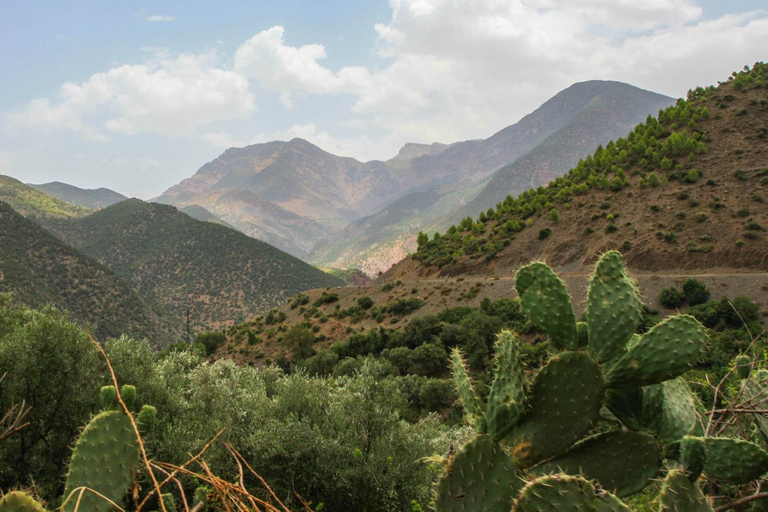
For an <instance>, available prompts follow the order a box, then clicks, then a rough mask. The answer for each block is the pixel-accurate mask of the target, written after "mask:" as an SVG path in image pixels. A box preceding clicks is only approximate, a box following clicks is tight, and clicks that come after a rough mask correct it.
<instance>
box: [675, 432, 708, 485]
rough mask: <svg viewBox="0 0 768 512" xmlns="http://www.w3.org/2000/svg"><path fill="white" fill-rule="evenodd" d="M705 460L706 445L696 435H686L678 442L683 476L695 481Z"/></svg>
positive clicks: (702, 469) (702, 468)
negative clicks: (683, 471)
mask: <svg viewBox="0 0 768 512" xmlns="http://www.w3.org/2000/svg"><path fill="white" fill-rule="evenodd" d="M706 460H707V447H706V446H705V445H704V441H702V440H701V439H700V438H698V437H689V436H686V437H684V438H683V440H682V441H681V442H680V462H681V463H682V464H683V467H684V468H685V476H687V477H688V480H690V481H691V482H695V481H696V480H698V479H699V476H701V472H702V471H704V464H705V462H706Z"/></svg>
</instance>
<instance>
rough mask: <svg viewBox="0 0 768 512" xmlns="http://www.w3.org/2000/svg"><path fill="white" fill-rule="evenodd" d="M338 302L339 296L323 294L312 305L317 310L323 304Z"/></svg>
mask: <svg viewBox="0 0 768 512" xmlns="http://www.w3.org/2000/svg"><path fill="white" fill-rule="evenodd" d="M338 300H339V295H338V294H336V293H328V292H323V294H322V295H320V297H319V298H318V299H317V300H316V301H315V302H314V304H312V305H313V306H315V307H316V308H319V307H320V306H322V305H323V304H331V303H333V302H336V301H338Z"/></svg>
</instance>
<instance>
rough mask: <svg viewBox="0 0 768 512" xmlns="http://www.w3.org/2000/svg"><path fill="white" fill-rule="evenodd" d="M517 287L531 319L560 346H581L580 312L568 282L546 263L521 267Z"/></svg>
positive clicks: (554, 343)
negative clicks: (572, 302) (570, 292)
mask: <svg viewBox="0 0 768 512" xmlns="http://www.w3.org/2000/svg"><path fill="white" fill-rule="evenodd" d="M515 287H516V288H517V293H518V294H519V295H520V303H521V305H522V306H523V309H524V310H525V313H526V315H528V318H530V319H531V322H533V323H534V324H535V325H536V326H538V327H540V328H541V329H542V330H543V331H544V332H546V333H547V335H548V336H549V342H550V343H551V344H552V346H553V347H555V348H558V349H568V350H574V349H576V348H578V346H579V336H578V331H577V327H576V315H575V314H574V312H573V306H572V305H571V297H570V296H569V295H568V290H566V288H565V283H564V282H563V280H562V279H560V278H559V277H558V276H557V274H555V272H554V271H553V270H552V269H551V268H549V266H547V265H546V264H545V263H542V262H535V263H531V264H530V265H526V266H524V267H521V268H520V269H519V270H518V271H517V274H515Z"/></svg>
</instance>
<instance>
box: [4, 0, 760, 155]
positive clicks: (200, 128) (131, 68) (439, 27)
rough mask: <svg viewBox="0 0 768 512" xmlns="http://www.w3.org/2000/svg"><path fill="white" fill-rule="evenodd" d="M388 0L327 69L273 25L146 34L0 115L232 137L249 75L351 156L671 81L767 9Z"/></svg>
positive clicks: (663, 0) (664, 2)
mask: <svg viewBox="0 0 768 512" xmlns="http://www.w3.org/2000/svg"><path fill="white" fill-rule="evenodd" d="M389 3H390V7H391V10H392V17H391V19H390V20H389V21H388V22H386V23H380V24H377V25H375V26H374V27H373V30H374V31H375V32H374V34H375V36H376V41H375V45H374V47H373V48H372V53H371V55H372V57H371V58H372V63H366V64H367V65H366V66H359V65H348V66H341V67H337V68H331V67H330V66H329V65H326V61H327V56H328V51H327V50H326V47H325V46H324V45H322V44H319V43H320V42H318V43H317V44H306V45H302V46H292V45H291V44H290V43H289V42H288V40H290V37H289V36H290V34H288V33H287V32H286V30H285V29H284V28H283V27H282V26H274V27H271V28H269V29H266V30H263V31H261V32H259V33H257V34H255V35H254V36H253V37H251V38H250V39H248V40H246V41H244V42H243V43H242V44H240V45H239V46H238V47H237V49H236V51H235V53H234V56H233V57H232V58H229V59H226V60H224V61H223V62H221V60H223V59H220V58H219V57H218V56H217V55H216V54H204V55H188V54H181V55H178V54H172V53H169V52H168V51H167V50H162V51H160V50H158V49H154V51H153V56H152V58H151V60H150V61H149V62H147V63H144V64H140V65H125V66H119V67H115V68H113V69H110V70H108V71H106V72H104V73H99V74H96V75H93V76H92V77H91V78H90V79H88V80H87V81H85V82H82V83H79V84H78V83H67V84H65V85H64V86H62V87H61V91H60V93H59V95H58V97H57V98H55V99H53V98H38V99H35V100H33V101H31V102H29V103H28V104H27V105H26V106H24V107H23V108H20V109H17V110H16V111H14V112H11V113H10V114H8V115H7V116H6V126H8V127H12V128H13V129H24V128H33V129H36V130H41V131H54V130H67V131H71V132H75V133H77V134H79V135H80V136H81V137H82V138H85V139H91V140H97V141H99V140H108V139H109V138H110V137H112V136H114V135H115V134H117V133H120V134H129V135H132V134H137V133H145V132H153V133H161V134H166V135H171V136H192V137H196V138H198V139H201V140H204V141H207V142H208V143H209V144H211V145H213V146H215V147H218V148H226V147H231V146H242V145H245V144H246V143H252V142H253V141H254V136H253V135H252V134H253V132H248V128H243V125H242V124H241V125H238V126H236V127H235V126H230V125H227V124H226V122H227V121H229V120H232V119H243V118H244V119H251V118H252V115H253V113H254V112H255V109H256V107H255V103H256V100H255V94H254V91H258V90H263V91H269V92H271V93H274V94H275V96H276V97H277V98H278V100H279V101H280V103H281V104H282V105H283V107H285V108H287V109H291V110H292V111H293V113H289V114H287V115H286V116H285V119H280V120H277V121H275V122H276V123H280V122H282V123H284V124H283V125H282V126H280V125H278V126H276V127H275V128H274V130H273V131H271V132H270V133H269V134H268V135H269V137H271V139H274V138H291V137H294V136H297V137H302V138H305V139H307V140H310V141H312V142H313V143H316V144H318V145H319V146H320V147H322V148H323V149H326V150H327V151H331V152H337V153H339V154H345V155H350V156H354V157H356V158H359V159H370V158H386V157H389V156H392V155H394V154H395V152H396V151H397V149H398V148H399V147H400V146H401V145H402V144H403V143H405V142H409V141H414V142H433V141H439V142H453V141H456V140H462V139H468V138H478V137H486V136H489V135H490V134H492V133H493V132H494V131H496V130H498V129H501V128H503V127H504V126H507V125H509V124H511V123H513V122H515V121H516V120H518V119H519V118H520V117H521V116H523V115H525V114H527V113H528V112H530V111H532V110H533V109H535V108H536V107H537V106H538V105H540V104H541V103H543V102H544V101H546V100H547V99H548V98H550V97H551V96H553V95H554V94H555V93H557V92H558V91H560V90H562V89H564V88H566V87H568V86H570V85H571V84H573V83H574V82H578V81H582V80H589V79H612V80H620V81H624V82H628V83H631V84H634V85H638V86H640V87H644V88H647V89H651V90H654V91H657V92H661V93H665V94H669V95H673V96H680V95H683V94H685V91H686V90H687V89H688V88H691V87H694V86H696V85H707V84H711V83H714V82H715V81H717V80H718V79H724V78H725V77H726V76H728V75H729V74H730V72H731V71H732V70H733V69H738V68H740V67H741V66H742V65H744V64H751V63H753V62H755V61H757V60H760V59H764V58H765V56H764V55H761V54H760V52H761V51H762V49H763V48H766V47H768V13H767V12H766V11H753V12H746V13H742V14H732V15H726V16H722V17H719V18H716V19H708V18H705V17H704V12H703V10H702V8H701V7H700V5H699V4H698V2H697V1H695V0H644V1H642V2H638V1H637V0H611V1H608V0H472V1H462V2H457V1H455V0H389ZM142 16H143V17H146V16H147V13H142ZM156 16H160V15H153V16H149V17H147V18H146V19H147V20H148V21H149V19H150V18H154V17H156ZM157 21H160V20H157ZM338 96H344V99H343V101H344V104H345V105H346V107H344V109H349V110H348V111H344V109H342V108H338V109H336V113H335V114H334V117H329V118H324V119H315V118H307V117H306V116H305V115H304V114H303V113H304V112H305V111H304V110H302V108H303V107H304V106H305V105H306V104H308V103H310V102H317V101H323V102H330V104H331V105H341V104H342V103H341V101H340V100H339V99H338V98H336V97H338ZM333 102H338V103H333ZM326 105H327V104H326ZM350 105H351V107H350ZM286 126H290V128H286ZM254 130H255V129H254ZM265 137H266V136H265V135H263V134H262V135H257V136H255V140H257V141H262V140H266V139H265ZM271 139H269V140H271Z"/></svg>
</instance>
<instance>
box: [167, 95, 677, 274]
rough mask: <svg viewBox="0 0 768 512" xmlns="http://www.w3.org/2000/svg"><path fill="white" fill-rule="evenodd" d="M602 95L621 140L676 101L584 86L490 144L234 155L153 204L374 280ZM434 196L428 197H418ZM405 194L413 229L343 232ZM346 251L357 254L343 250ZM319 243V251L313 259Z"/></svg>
mask: <svg viewBox="0 0 768 512" xmlns="http://www.w3.org/2000/svg"><path fill="white" fill-rule="evenodd" d="M603 96H605V97H606V98H609V97H610V98H613V97H616V98H619V99H620V101H619V103H620V105H619V106H618V108H617V109H616V110H617V112H616V113H612V114H611V115H609V114H608V113H604V114H603V117H605V118H606V119H605V124H606V125H608V124H610V123H619V124H621V125H622V128H621V129H622V130H623V131H622V132H621V133H625V132H626V130H628V129H629V127H631V126H632V125H633V124H634V123H635V122H638V121H640V120H641V119H642V118H643V117H645V115H646V114H648V113H650V112H656V111H658V109H659V108H660V107H661V106H666V105H668V104H669V103H670V102H671V101H672V100H671V99H669V98H666V97H664V96H661V95H658V94H654V93H650V92H648V91H641V90H640V89H637V88H634V87H632V86H629V85H626V84H620V83H618V82H597V81H594V82H584V83H582V84H576V85H574V86H572V87H570V88H569V89H566V90H565V91H563V92H561V93H559V94H558V95H557V96H555V97H554V98H552V99H551V100H550V101H548V102H547V103H545V104H544V105H542V106H541V107H540V108H539V109H537V110H536V111H535V112H533V113H531V114H529V115H528V116H526V117H525V118H523V119H522V120H520V122H518V123H516V124H515V125H512V126H509V127H507V128H505V129H503V130H501V131H499V132H498V133H496V134H494V135H493V136H491V137H489V138H488V139H485V140H470V141H464V142H457V143H454V144H451V145H445V144H437V143H435V144H431V145H427V144H407V145H405V146H404V147H403V148H402V149H401V151H400V153H399V154H398V155H397V156H395V157H394V158H392V159H390V160H388V161H386V162H380V161H371V162H359V161H357V160H354V159H352V158H344V157H338V156H335V155H332V154H330V153H327V152H325V151H323V150H321V149H320V148H318V147H316V146H314V145H312V144H310V143H309V142H307V141H304V140H301V139H293V140H291V141H290V142H280V141H275V142H269V143H266V144H256V145H253V146H248V147H246V148H231V149H228V150H227V151H225V152H224V154H222V155H221V156H220V157H219V158H217V159H216V160H214V161H212V162H209V163H208V164H206V165H204V166H203V167H201V168H200V169H199V170H198V171H197V173H196V174H195V175H194V176H192V177H191V178H188V179H186V180H184V181H182V182H181V183H179V184H178V185H175V186H173V187H171V188H170V189H168V190H167V191H165V192H164V193H163V194H162V195H161V196H160V197H158V198H157V200H158V201H159V202H163V203H168V204H173V205H175V206H178V207H186V206H190V205H192V204H198V205H200V206H203V207H204V208H206V209H207V210H208V211H210V212H211V213H213V214H214V215H216V216H218V217H220V218H222V219H223V220H225V221H226V222H228V223H229V224H231V225H232V226H235V227H236V228H237V229H239V230H241V231H243V232H244V233H246V234H248V235H250V236H253V237H255V238H258V239H260V240H264V241H267V242H269V243H271V244H274V245H275V246H277V247H279V248H281V249H283V250H285V251H288V252H290V253H291V254H294V255H298V256H301V257H303V258H305V259H307V260H308V261H312V262H314V263H317V264H320V265H323V266H332V267H343V268H349V267H351V266H365V267H366V268H367V269H371V270H369V272H372V271H374V270H377V269H381V268H386V267H388V265H389V264H390V263H392V262H393V261H395V260H393V259H392V258H393V257H399V256H401V255H402V254H403V249H402V247H401V245H402V243H401V242H402V241H407V240H409V239H410V238H412V236H413V235H415V232H414V231H413V229H414V228H415V229H416V232H417V231H418V230H419V229H428V228H430V227H432V226H433V225H434V224H435V223H436V222H439V221H440V220H441V219H443V217H444V215H445V213H446V209H450V208H449V207H447V205H448V204H450V203H451V202H452V201H461V202H466V201H469V200H471V199H472V198H473V197H474V195H475V194H476V193H477V191H478V190H479V189H478V188H477V185H478V184H480V183H483V182H484V180H487V179H488V178H489V177H490V176H491V175H492V174H493V172H495V171H496V170H497V169H499V168H500V167H502V166H503V165H506V164H508V163H510V162H512V161H514V160H516V159H518V158H519V157H521V156H522V155H524V154H526V153H527V152H528V151H530V150H532V149H533V148H535V147H537V146H538V145H539V144H541V143H542V142H543V141H545V140H546V139H547V137H549V136H551V135H552V134H553V133H555V132H557V131H558V130H560V129H562V128H563V127H564V126H567V125H568V124H569V123H571V122H575V121H574V119H576V118H577V117H578V116H580V115H583V112H584V111H585V110H590V109H594V107H593V106H592V105H593V104H594V103H595V102H596V101H597V100H596V98H600V97H603ZM633 109H639V110H642V111H643V115H642V116H639V117H637V118H632V121H633V122H630V123H627V122H626V120H625V119H623V118H622V115H624V114H625V113H626V112H632V111H633ZM596 128H597V133H598V135H603V134H604V133H605V135H604V136H603V137H602V138H600V140H605V141H607V140H609V139H610V137H611V136H613V134H614V133H615V128H614V127H613V126H606V127H602V126H597V127H596ZM591 147H593V144H592V140H591V139H590V140H585V141H584V147H583V148H582V152H580V153H579V155H578V156H582V155H583V154H586V152H587V151H588V150H589V149H590V148H591ZM571 163H573V162H571ZM567 168H568V165H566V166H565V167H564V168H563V169H562V170H561V172H564V171H565V170H566V169H567ZM430 189H433V191H432V192H430V194H427V195H423V194H422V193H423V192H425V191H428V190H430ZM411 193H416V194H417V195H416V196H414V197H412V198H410V199H409V200H407V202H408V203H409V204H411V205H414V206H415V207H416V208H418V209H419V211H421V212H423V215H422V216H421V217H422V218H420V219H419V224H418V225H417V226H416V225H414V223H411V222H403V221H405V218H403V219H401V220H400V221H399V222H396V223H395V224H394V225H391V226H388V228H387V229H386V230H385V232H384V233H382V237H379V236H378V235H377V234H376V233H371V232H367V233H365V235H366V242H365V244H362V243H360V237H359V236H356V235H357V234H358V233H359V230H355V229H354V228H353V229H352V231H351V232H344V233H343V234H342V233H341V231H342V230H343V229H345V228H346V227H347V226H349V225H350V224H351V223H354V222H356V221H358V220H360V219H361V218H363V217H366V216H370V215H377V214H378V212H381V211H382V210H387V208H388V207H389V206H390V205H392V203H393V201H397V200H398V199H401V198H403V197H405V196H407V195H408V194H411ZM434 193H439V194H441V195H444V196H446V198H445V200H444V201H443V202H442V204H441V205H439V206H437V207H436V208H437V209H436V210H434V211H432V210H430V206H429V205H428V204H418V200H419V198H425V197H429V196H431V195H434ZM462 204H463V203H462ZM385 215H389V213H387V214H385ZM374 222H375V223H377V224H380V222H379V221H374ZM365 225H367V222H366V223H363V224H362V226H365ZM384 242H386V243H387V248H386V252H387V253H388V254H389V256H385V257H382V256H375V255H374V256H371V255H370V254H369V253H372V254H375V253H376V251H377V250H376V246H377V245H379V246H380V245H382V243H384ZM347 243H352V244H353V245H355V246H356V247H347V246H346V244H347ZM316 244H317V247H318V249H319V250H320V252H318V253H317V254H310V253H311V252H312V251H313V250H314V248H315V246H316ZM334 246H338V247H334Z"/></svg>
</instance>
